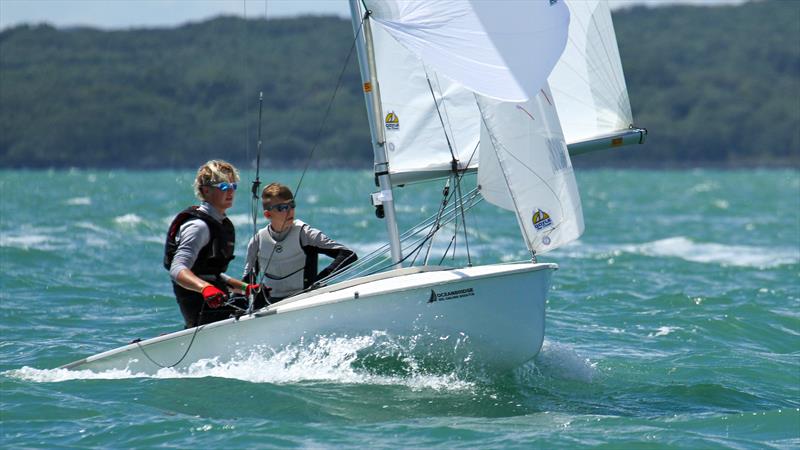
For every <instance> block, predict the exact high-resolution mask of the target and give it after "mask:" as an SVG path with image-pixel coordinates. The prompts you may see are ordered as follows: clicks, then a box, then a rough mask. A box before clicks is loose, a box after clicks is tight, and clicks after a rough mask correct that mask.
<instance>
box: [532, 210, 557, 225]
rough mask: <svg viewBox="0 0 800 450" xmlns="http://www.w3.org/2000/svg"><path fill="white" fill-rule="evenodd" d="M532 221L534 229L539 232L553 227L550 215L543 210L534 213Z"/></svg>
mask: <svg viewBox="0 0 800 450" xmlns="http://www.w3.org/2000/svg"><path fill="white" fill-rule="evenodd" d="M531 221H532V222H533V228H536V229H537V230H543V229H545V228H547V227H552V226H553V219H551V218H550V214H547V213H546V212H544V211H542V210H541V209H537V210H536V211H534V212H533V218H532V219H531Z"/></svg>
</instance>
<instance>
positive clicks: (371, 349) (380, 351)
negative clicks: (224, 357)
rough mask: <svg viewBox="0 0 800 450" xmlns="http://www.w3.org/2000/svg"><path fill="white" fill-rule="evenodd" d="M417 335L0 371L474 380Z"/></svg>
mask: <svg viewBox="0 0 800 450" xmlns="http://www.w3.org/2000/svg"><path fill="white" fill-rule="evenodd" d="M418 338H419V337H418V336H413V337H404V338H397V337H391V336H388V335H387V334H386V333H384V332H377V331H376V332H373V333H372V334H371V335H369V336H359V337H337V336H327V337H326V336H323V337H319V338H317V339H315V340H314V341H313V342H308V343H302V342H301V343H300V344H297V345H292V346H288V347H286V348H284V349H282V350H281V351H278V352H274V351H272V350H271V349H267V348H254V349H251V350H249V351H247V352H239V353H238V354H237V355H236V356H235V357H234V358H233V359H231V360H230V361H224V362H222V361H219V360H218V359H216V358H213V359H203V360H200V361H197V362H196V363H194V364H192V365H191V366H189V367H186V368H182V369H172V368H164V369H161V370H159V371H158V372H156V373H155V374H146V373H137V372H133V371H131V370H129V369H125V370H106V371H101V372H94V371H91V370H68V369H36V368H32V367H27V366H26V367H23V368H21V369H17V370H11V371H8V372H5V373H4V375H5V376H8V377H11V378H17V379H21V380H25V381H32V382H38V383H53V382H64V381H72V380H119V379H129V378H154V379H173V378H205V377H219V378H230V379H237V380H242V381H248V382H251V383H273V384H294V383H302V382H332V383H347V384H369V385H404V386H407V387H410V388H412V389H414V390H417V389H419V390H422V389H433V390H437V391H463V390H470V389H472V388H473V387H474V386H475V382H474V381H469V378H470V377H469V376H464V374H468V373H469V370H468V369H466V367H467V366H468V365H469V360H470V358H469V356H467V357H466V358H465V360H466V361H465V366H464V367H461V368H454V367H441V366H438V367H437V366H431V365H429V364H426V362H425V361H423V360H421V359H420V358H419V357H417V356H415V355H418V354H419V352H418V351H416V352H415V351H414V346H415V345H416V340H417V339H418Z"/></svg>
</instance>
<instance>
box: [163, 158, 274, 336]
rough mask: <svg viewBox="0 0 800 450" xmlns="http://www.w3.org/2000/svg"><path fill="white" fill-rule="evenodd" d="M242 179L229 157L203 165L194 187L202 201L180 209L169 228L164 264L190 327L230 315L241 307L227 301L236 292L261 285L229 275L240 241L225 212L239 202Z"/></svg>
mask: <svg viewBox="0 0 800 450" xmlns="http://www.w3.org/2000/svg"><path fill="white" fill-rule="evenodd" d="M238 180H239V174H238V172H237V171H236V168H234V167H233V166H232V165H231V164H229V163H227V162H225V161H218V160H217V161H209V162H207V163H206V164H204V165H203V166H201V167H200V169H199V170H198V171H197V177H196V178H195V183H194V188H195V194H196V195H197V197H198V198H199V199H200V200H202V203H201V204H200V206H190V207H188V208H186V209H185V210H183V211H182V212H180V213H179V214H178V215H177V216H176V217H175V219H173V221H172V223H171V224H170V227H169V231H168V232H167V239H166V242H165V244H164V267H165V268H166V269H167V270H169V273H170V278H171V279H172V287H173V291H174V292H175V297H176V299H177V301H178V305H179V306H180V310H181V314H183V318H184V324H185V327H186V328H190V327H195V326H198V325H202V324H205V323H210V322H216V321H218V320H223V319H227V318H228V317H230V315H231V314H233V313H236V312H237V311H238V309H236V308H234V307H233V306H230V305H224V303H225V301H226V300H227V299H228V296H229V294H230V293H231V291H233V290H238V291H240V292H245V293H249V292H250V291H252V290H257V289H258V286H248V285H247V284H245V283H244V282H243V281H241V280H237V279H235V278H232V277H230V276H228V275H226V274H225V273H224V272H225V271H226V270H227V269H228V263H230V261H231V260H232V259H233V251H234V246H235V243H236V231H235V229H234V227H233V224H232V223H231V221H230V220H228V218H227V217H226V216H225V211H227V210H228V209H229V208H230V207H231V206H233V200H234V194H235V192H236V182H237V181H238ZM245 303H246V302H245ZM206 306H207V308H206ZM244 306H246V305H244ZM240 307H241V306H240Z"/></svg>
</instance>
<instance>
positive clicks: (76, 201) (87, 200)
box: [64, 197, 92, 206]
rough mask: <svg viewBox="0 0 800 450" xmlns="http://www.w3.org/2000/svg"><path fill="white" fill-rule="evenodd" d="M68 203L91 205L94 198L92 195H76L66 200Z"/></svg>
mask: <svg viewBox="0 0 800 450" xmlns="http://www.w3.org/2000/svg"><path fill="white" fill-rule="evenodd" d="M64 203H66V204H67V205H82V206H83V205H91V204H92V199H91V198H90V197H75V198H71V199H68V200H67V201H65V202H64Z"/></svg>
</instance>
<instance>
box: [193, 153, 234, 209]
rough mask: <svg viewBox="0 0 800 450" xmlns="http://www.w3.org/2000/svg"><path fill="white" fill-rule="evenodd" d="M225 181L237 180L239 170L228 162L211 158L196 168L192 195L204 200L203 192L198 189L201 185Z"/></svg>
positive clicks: (232, 181)
mask: <svg viewBox="0 0 800 450" xmlns="http://www.w3.org/2000/svg"><path fill="white" fill-rule="evenodd" d="M225 181H227V182H228V183H236V182H237V181H239V171H238V170H236V167H233V164H231V163H229V162H226V161H223V160H221V159H212V160H211V161H209V162H207V163H205V164H203V165H202V166H200V168H199V169H197V176H196V177H195V179H194V195H195V196H196V197H197V198H198V199H200V200H205V197H203V192H202V191H201V190H200V187H201V186H211V185H214V184H217V183H222V182H225Z"/></svg>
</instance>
